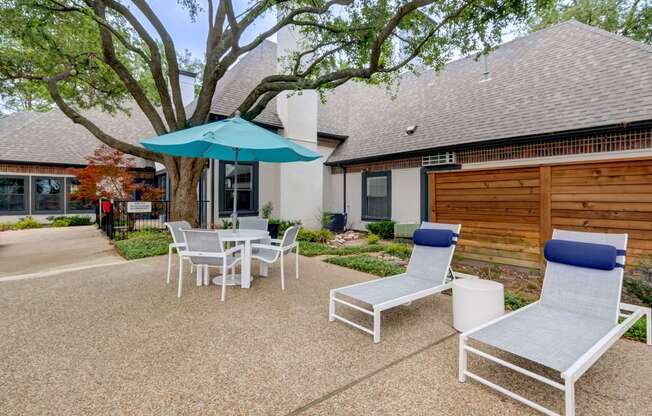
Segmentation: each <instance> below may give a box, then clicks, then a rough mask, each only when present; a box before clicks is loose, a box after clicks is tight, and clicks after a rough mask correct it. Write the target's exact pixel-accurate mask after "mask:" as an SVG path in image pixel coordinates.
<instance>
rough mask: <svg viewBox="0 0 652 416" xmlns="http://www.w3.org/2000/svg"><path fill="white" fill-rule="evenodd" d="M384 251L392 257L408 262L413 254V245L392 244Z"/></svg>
mask: <svg viewBox="0 0 652 416" xmlns="http://www.w3.org/2000/svg"><path fill="white" fill-rule="evenodd" d="M383 251H384V252H385V253H387V254H389V255H391V256H394V257H398V258H400V259H403V260H407V259H409V258H410V255H411V254H412V245H411V244H405V243H391V244H388V245H386V246H385V248H384V250H383Z"/></svg>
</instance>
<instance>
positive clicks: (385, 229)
mask: <svg viewBox="0 0 652 416" xmlns="http://www.w3.org/2000/svg"><path fill="white" fill-rule="evenodd" d="M394 224H395V222H394V221H389V220H387V221H376V222H370V223H369V224H367V230H369V232H370V233H372V234H376V235H377V236H379V237H380V238H382V239H385V240H391V239H392V238H394Z"/></svg>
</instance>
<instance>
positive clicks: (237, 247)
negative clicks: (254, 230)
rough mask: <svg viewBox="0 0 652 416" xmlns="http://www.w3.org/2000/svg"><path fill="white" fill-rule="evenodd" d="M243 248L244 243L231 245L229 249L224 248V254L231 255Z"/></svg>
mask: <svg viewBox="0 0 652 416" xmlns="http://www.w3.org/2000/svg"><path fill="white" fill-rule="evenodd" d="M242 248H243V246H242V245H239V246H234V247H231V248H230V249H228V250H224V255H225V256H230V255H232V254H235V253H237V252H239V251H242Z"/></svg>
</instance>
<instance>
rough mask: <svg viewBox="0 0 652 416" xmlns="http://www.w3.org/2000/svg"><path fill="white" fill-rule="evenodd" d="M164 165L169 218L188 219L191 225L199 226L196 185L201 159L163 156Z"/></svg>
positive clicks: (174, 219)
mask: <svg viewBox="0 0 652 416" xmlns="http://www.w3.org/2000/svg"><path fill="white" fill-rule="evenodd" d="M165 162H166V163H165V166H166V169H167V171H168V175H169V178H170V194H171V195H170V196H169V197H168V199H169V200H170V219H171V220H172V221H181V220H186V221H188V222H189V223H190V224H191V225H192V226H193V227H198V226H199V203H198V194H197V186H198V185H199V179H200V178H201V174H202V169H203V168H202V167H203V166H204V165H203V163H202V162H203V161H201V160H197V159H190V158H181V157H169V156H166V158H165Z"/></svg>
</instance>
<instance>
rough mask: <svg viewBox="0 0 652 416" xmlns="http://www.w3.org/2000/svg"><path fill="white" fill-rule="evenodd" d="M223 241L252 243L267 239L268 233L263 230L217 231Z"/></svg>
mask: <svg viewBox="0 0 652 416" xmlns="http://www.w3.org/2000/svg"><path fill="white" fill-rule="evenodd" d="M217 232H218V233H219V234H220V238H221V239H222V240H223V241H253V240H261V239H263V238H268V237H269V233H268V232H267V231H263V230H241V229H238V230H235V231H234V230H217Z"/></svg>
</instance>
